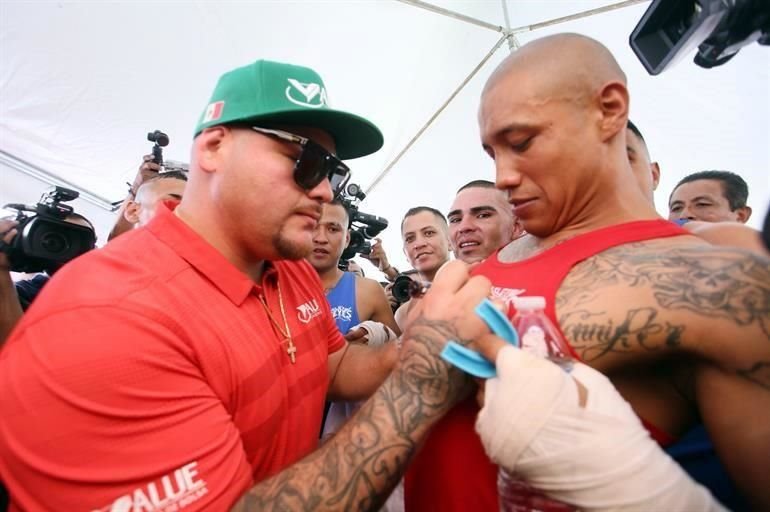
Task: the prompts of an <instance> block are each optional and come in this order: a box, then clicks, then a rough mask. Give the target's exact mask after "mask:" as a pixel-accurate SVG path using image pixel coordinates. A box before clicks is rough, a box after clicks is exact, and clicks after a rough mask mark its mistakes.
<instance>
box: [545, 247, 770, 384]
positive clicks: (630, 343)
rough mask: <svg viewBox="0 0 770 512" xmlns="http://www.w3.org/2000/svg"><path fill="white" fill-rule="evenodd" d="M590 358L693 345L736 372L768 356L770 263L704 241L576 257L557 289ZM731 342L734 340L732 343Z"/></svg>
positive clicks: (572, 333) (577, 342) (655, 353)
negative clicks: (585, 257)
mask: <svg viewBox="0 0 770 512" xmlns="http://www.w3.org/2000/svg"><path fill="white" fill-rule="evenodd" d="M556 307H557V314H558V318H559V323H560V326H561V328H562V330H563V332H564V334H565V335H566V336H567V338H568V340H569V341H570V342H571V343H572V344H573V346H574V347H575V348H576V350H577V351H578V353H579V355H580V356H581V357H583V358H584V359H585V360H586V361H588V362H592V361H594V362H595V363H596V365H598V366H601V364H602V361H601V360H602V359H604V360H614V361H618V360H622V359H623V358H624V357H626V356H629V355H631V354H633V355H634V358H635V359H638V356H639V355H643V356H644V358H643V359H655V358H659V357H665V356H666V355H667V354H669V353H671V352H687V353H690V354H692V355H694V356H696V357H698V358H705V359H708V360H713V361H715V362H716V363H718V364H722V365H724V367H726V368H731V369H732V370H733V371H739V370H749V369H751V368H753V367H754V366H755V365H756V364H758V363H761V362H762V361H764V360H765V359H767V360H770V264H769V262H768V260H767V259H765V258H762V257H760V256H757V255H752V254H749V253H747V252H744V251H740V250H733V249H728V248H715V247H711V246H708V245H705V244H702V245H694V246H684V247H683V246H681V245H676V244H675V242H670V241H666V240H657V241H655V243H652V244H651V243H641V244H628V245H625V246H621V247H618V248H614V249H611V250H608V251H605V252H603V253H601V254H599V255H597V256H594V257H592V258H590V259H588V260H586V261H584V262H581V263H580V264H578V265H576V266H575V267H574V268H573V269H572V270H571V271H570V273H569V275H568V276H567V278H566V279H565V280H564V282H563V284H562V286H561V288H560V289H559V292H558V295H557V303H556ZM728 347H729V348H728Z"/></svg>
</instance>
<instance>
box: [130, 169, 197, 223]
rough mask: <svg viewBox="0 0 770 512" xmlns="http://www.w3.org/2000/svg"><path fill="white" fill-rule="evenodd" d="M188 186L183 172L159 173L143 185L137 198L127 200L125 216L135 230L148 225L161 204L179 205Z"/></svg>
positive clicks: (138, 191)
mask: <svg viewBox="0 0 770 512" xmlns="http://www.w3.org/2000/svg"><path fill="white" fill-rule="evenodd" d="M186 184H187V175H186V174H185V173H184V172H182V171H169V172H163V173H159V174H158V175H157V176H155V177H153V178H150V179H149V180H147V181H145V182H144V183H142V184H141V185H140V186H139V189H138V190H137V191H136V196H134V197H133V198H132V199H128V200H127V204H126V207H125V210H124V211H123V216H124V217H125V219H126V220H127V221H128V222H129V223H130V224H132V225H133V226H134V227H135V228H136V227H141V226H144V225H146V224H147V223H148V222H150V220H152V219H153V218H154V217H155V214H156V212H157V210H158V207H159V205H160V204H161V203H164V202H166V203H170V204H179V201H181V200H182V195H183V194H184V188H185V185H186Z"/></svg>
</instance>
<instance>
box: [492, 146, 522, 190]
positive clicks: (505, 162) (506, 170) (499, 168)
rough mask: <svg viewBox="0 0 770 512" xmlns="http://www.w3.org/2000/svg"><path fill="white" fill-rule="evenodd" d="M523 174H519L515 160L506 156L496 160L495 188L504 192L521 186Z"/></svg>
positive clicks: (500, 156)
mask: <svg viewBox="0 0 770 512" xmlns="http://www.w3.org/2000/svg"><path fill="white" fill-rule="evenodd" d="M521 178H522V174H521V173H520V172H519V170H518V167H517V165H516V164H515V162H514V160H513V158H511V157H506V156H505V155H504V154H503V155H499V156H497V157H496V158H495V186H496V187H497V188H498V189H500V190H503V191H506V190H510V189H512V188H516V187H518V186H519V185H521Z"/></svg>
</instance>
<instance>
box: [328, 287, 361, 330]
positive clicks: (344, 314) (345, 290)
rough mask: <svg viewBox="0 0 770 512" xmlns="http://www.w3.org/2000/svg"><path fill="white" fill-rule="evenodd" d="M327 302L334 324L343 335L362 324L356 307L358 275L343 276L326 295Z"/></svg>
mask: <svg viewBox="0 0 770 512" xmlns="http://www.w3.org/2000/svg"><path fill="white" fill-rule="evenodd" d="M326 300H328V301H329V305H330V306H331V308H332V316H333V317H334V322H335V323H336V324H337V328H338V329H339V330H340V332H341V333H342V334H346V333H347V332H348V331H349V330H350V328H351V327H354V326H356V325H358V324H360V323H361V321H360V320H359V319H358V308H357V307H356V275H355V274H353V273H352V272H345V273H343V274H342V279H340V280H339V282H337V285H336V286H335V287H334V288H332V289H331V290H329V293H327V294H326Z"/></svg>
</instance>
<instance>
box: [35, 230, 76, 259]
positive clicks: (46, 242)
mask: <svg viewBox="0 0 770 512" xmlns="http://www.w3.org/2000/svg"><path fill="white" fill-rule="evenodd" d="M40 247H42V248H43V249H44V250H45V251H47V252H49V253H51V254H61V253H63V252H64V251H66V250H67V249H69V247H70V244H69V240H67V237H65V236H63V235H61V234H60V233H56V232H53V231H49V232H48V233H46V234H44V235H43V236H42V237H41V238H40Z"/></svg>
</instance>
